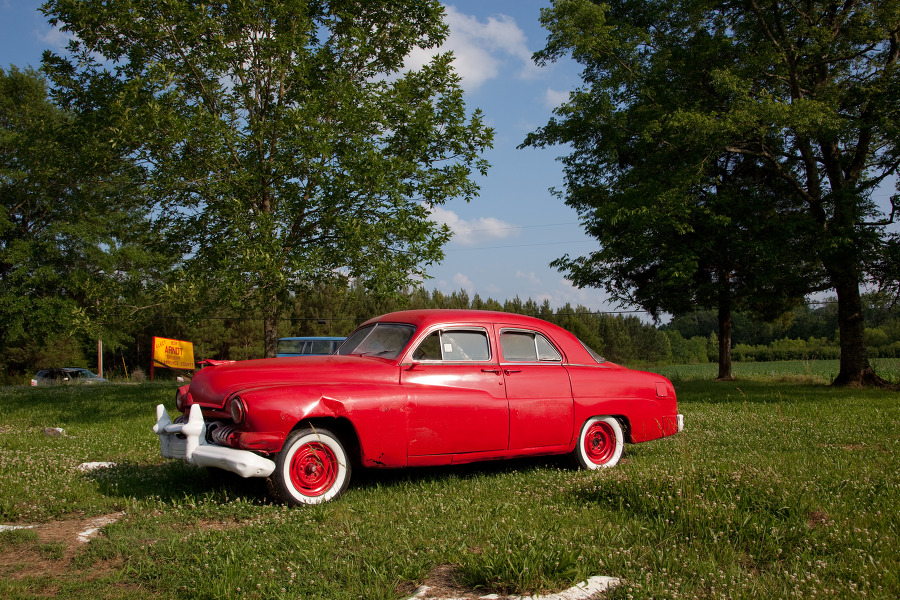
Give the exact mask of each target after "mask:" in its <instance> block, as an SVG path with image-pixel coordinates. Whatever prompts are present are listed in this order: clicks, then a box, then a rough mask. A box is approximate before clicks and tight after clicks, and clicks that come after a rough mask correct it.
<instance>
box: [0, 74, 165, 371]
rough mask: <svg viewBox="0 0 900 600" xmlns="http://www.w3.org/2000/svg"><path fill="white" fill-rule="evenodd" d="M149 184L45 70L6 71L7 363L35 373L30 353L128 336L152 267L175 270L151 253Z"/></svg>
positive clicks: (0, 354)
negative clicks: (60, 100) (68, 341)
mask: <svg viewBox="0 0 900 600" xmlns="http://www.w3.org/2000/svg"><path fill="white" fill-rule="evenodd" d="M142 181H143V175H142V170H141V169H139V168H138V167H137V166H136V165H135V164H134V163H132V162H131V161H129V160H127V159H125V158H124V157H122V156H121V154H120V153H119V151H118V150H117V149H116V148H115V147H114V146H113V145H110V144H109V143H107V141H106V140H102V139H98V138H96V137H94V136H92V135H91V134H90V132H89V131H87V130H85V129H84V128H83V127H82V126H81V124H80V123H79V122H78V121H77V120H76V119H75V118H74V117H73V116H72V115H71V114H70V113H68V112H67V111H64V110H62V109H60V108H59V107H58V106H56V105H55V104H54V103H53V102H52V101H51V99H50V97H49V96H48V90H47V84H46V81H45V80H44V78H43V77H42V76H40V75H39V74H38V73H37V72H35V71H33V70H31V69H26V70H19V69H17V68H15V67H13V68H11V69H10V70H9V71H4V70H2V69H0V206H2V208H0V345H2V351H0V362H4V363H5V364H6V365H7V367H8V368H10V369H12V370H16V369H18V368H24V367H25V366H31V365H28V364H27V363H28V356H27V355H28V354H29V353H33V352H35V351H37V350H38V349H40V347H41V346H43V345H45V344H47V343H54V342H57V341H59V340H60V339H61V338H67V337H70V336H74V337H75V338H76V339H79V340H84V339H85V338H89V339H91V340H94V343H96V340H98V339H104V340H105V341H106V342H107V344H108V345H109V346H110V347H112V348H115V347H116V345H117V344H118V343H121V342H122V341H123V339H125V338H127V336H128V324H129V322H130V321H131V317H132V316H133V315H134V311H135V310H137V309H138V308H139V307H140V306H143V305H144V300H142V298H143V297H145V296H146V293H147V291H148V290H147V288H148V286H149V284H150V283H151V282H152V281H154V280H157V279H158V278H156V277H153V276H152V273H153V271H154V268H155V267H154V264H156V265H157V266H158V267H159V268H165V267H166V266H167V263H166V262H165V260H162V259H161V258H160V257H156V258H155V257H154V256H153V255H151V254H149V253H148V252H147V251H146V250H145V249H144V248H145V246H146V243H147V236H148V235H149V227H148V225H149V221H148V220H147V218H146V213H145V211H144V209H143V208H142V207H143V198H142V190H143V187H142ZM157 259H159V260H157ZM41 366H46V365H41Z"/></svg>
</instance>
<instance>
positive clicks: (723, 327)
mask: <svg viewBox="0 0 900 600" xmlns="http://www.w3.org/2000/svg"><path fill="white" fill-rule="evenodd" d="M716 380H717V381H733V380H734V373H732V371H731V290H730V289H729V288H728V280H727V279H726V280H725V281H723V285H722V289H721V290H720V291H719V376H718V377H717V378H716Z"/></svg>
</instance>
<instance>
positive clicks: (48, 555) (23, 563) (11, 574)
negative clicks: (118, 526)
mask: <svg viewBox="0 0 900 600" xmlns="http://www.w3.org/2000/svg"><path fill="white" fill-rule="evenodd" d="M123 516H124V513H111V514H109V515H103V516H100V517H91V518H87V519H67V520H64V521H53V522H51V523H43V524H41V525H35V526H30V527H28V528H27V529H29V530H30V531H33V532H34V533H35V535H36V537H37V540H36V541H34V542H22V543H14V544H9V545H7V546H6V547H4V548H3V549H2V550H0V576H2V577H3V578H10V579H23V578H26V577H36V576H43V577H50V578H55V577H61V576H64V575H65V574H66V573H68V572H70V566H71V564H72V561H73V560H74V559H75V557H76V556H78V554H79V552H81V550H82V548H84V545H85V544H86V543H87V542H88V541H89V540H91V539H92V538H94V537H96V536H97V535H99V532H100V528H102V527H104V526H105V525H109V524H110V523H114V522H116V521H118V520H119V519H121V518H122V517H123ZM111 562H115V561H103V564H102V565H99V567H100V568H99V570H98V569H95V570H93V571H92V574H91V578H96V577H100V576H102V574H103V573H108V572H109V571H110V570H113V569H115V568H117V566H116V565H114V564H111Z"/></svg>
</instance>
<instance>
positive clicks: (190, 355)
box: [153, 337, 197, 370]
mask: <svg viewBox="0 0 900 600" xmlns="http://www.w3.org/2000/svg"><path fill="white" fill-rule="evenodd" d="M153 364H154V365H157V366H160V367H169V368H170V369H190V370H194V369H196V368H197V365H196V364H194V345H193V344H192V343H191V342H183V341H181V340H169V339H166V338H161V337H155V338H153Z"/></svg>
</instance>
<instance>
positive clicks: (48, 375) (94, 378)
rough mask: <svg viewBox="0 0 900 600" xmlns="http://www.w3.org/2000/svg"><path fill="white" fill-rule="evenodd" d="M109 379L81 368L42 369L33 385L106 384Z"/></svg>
mask: <svg viewBox="0 0 900 600" xmlns="http://www.w3.org/2000/svg"><path fill="white" fill-rule="evenodd" d="M108 381H109V380H108V379H105V378H103V377H100V376H99V375H96V374H94V373H92V372H90V371H88V370H87V369H82V368H79V367H62V368H59V369H41V370H40V371H38V372H37V374H36V375H35V376H34V378H33V379H32V380H31V385H50V384H54V383H106V382H108Z"/></svg>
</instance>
